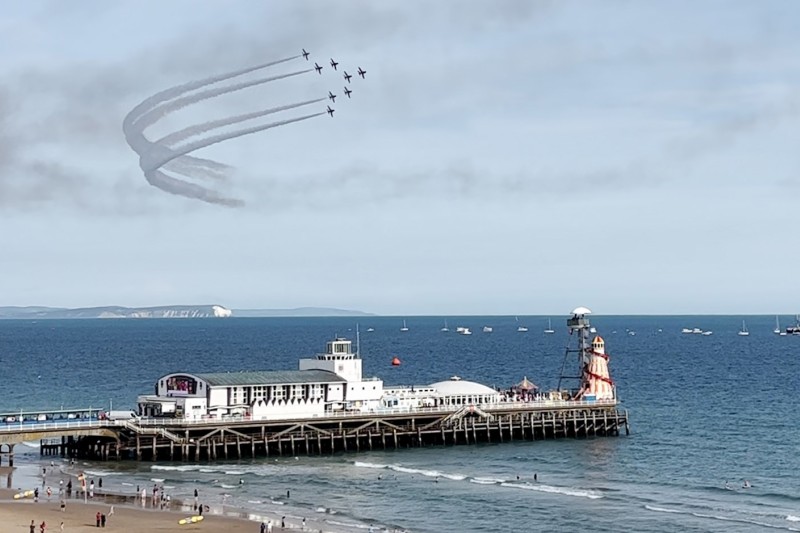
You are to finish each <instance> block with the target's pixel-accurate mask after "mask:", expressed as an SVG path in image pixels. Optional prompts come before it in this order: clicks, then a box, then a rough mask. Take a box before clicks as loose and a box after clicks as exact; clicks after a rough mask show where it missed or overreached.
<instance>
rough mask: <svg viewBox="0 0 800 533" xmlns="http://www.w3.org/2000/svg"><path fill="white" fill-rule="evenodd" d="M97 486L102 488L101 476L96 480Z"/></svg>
mask: <svg viewBox="0 0 800 533" xmlns="http://www.w3.org/2000/svg"><path fill="white" fill-rule="evenodd" d="M97 488H98V489H102V488H103V478H100V479H98V480H97Z"/></svg>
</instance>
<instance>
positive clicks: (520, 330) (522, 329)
mask: <svg viewBox="0 0 800 533" xmlns="http://www.w3.org/2000/svg"><path fill="white" fill-rule="evenodd" d="M514 318H515V319H516V321H517V323H518V324H519V317H518V316H517V317H514ZM517 331H519V332H520V333H525V332H526V331H528V328H526V327H525V326H523V325H522V324H519V325H518V326H517Z"/></svg>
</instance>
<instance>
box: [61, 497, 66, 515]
mask: <svg viewBox="0 0 800 533" xmlns="http://www.w3.org/2000/svg"><path fill="white" fill-rule="evenodd" d="M61 512H62V513H66V512H67V500H61Z"/></svg>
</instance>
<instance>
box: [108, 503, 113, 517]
mask: <svg viewBox="0 0 800 533" xmlns="http://www.w3.org/2000/svg"><path fill="white" fill-rule="evenodd" d="M112 516H114V506H113V505H112V506H111V509H109V510H108V517H109V518H111V517H112Z"/></svg>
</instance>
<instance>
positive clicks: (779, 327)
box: [772, 315, 781, 335]
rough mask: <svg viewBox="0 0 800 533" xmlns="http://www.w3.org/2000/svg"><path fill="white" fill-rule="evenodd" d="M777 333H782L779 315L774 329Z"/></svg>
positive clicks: (776, 316) (776, 317)
mask: <svg viewBox="0 0 800 533" xmlns="http://www.w3.org/2000/svg"><path fill="white" fill-rule="evenodd" d="M772 333H774V334H775V335H780V334H781V322H780V320H778V315H775V329H773V330H772Z"/></svg>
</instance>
